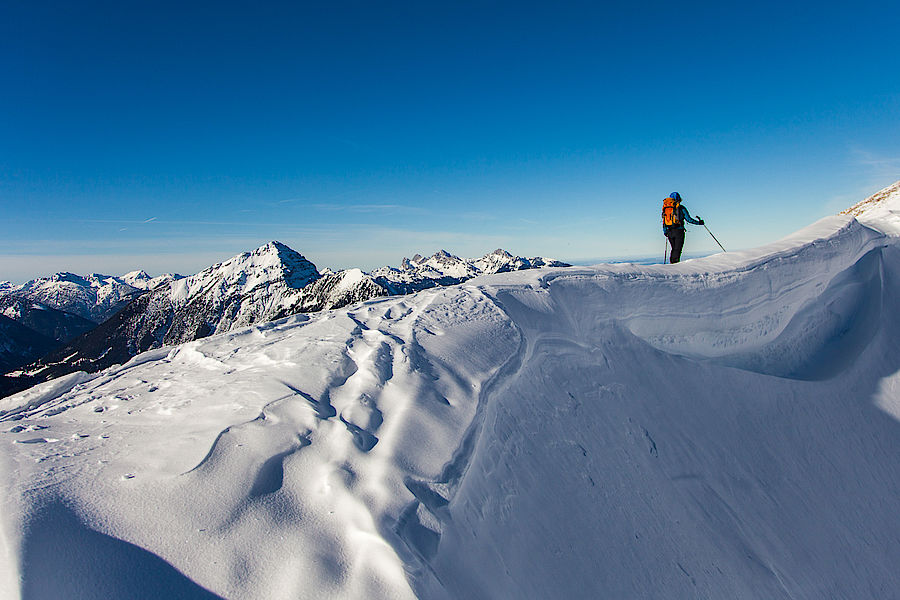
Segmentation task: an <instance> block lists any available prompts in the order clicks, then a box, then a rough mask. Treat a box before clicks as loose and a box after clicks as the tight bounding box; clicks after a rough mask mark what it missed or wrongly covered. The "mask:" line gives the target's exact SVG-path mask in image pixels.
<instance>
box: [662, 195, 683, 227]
mask: <svg viewBox="0 0 900 600" xmlns="http://www.w3.org/2000/svg"><path fill="white" fill-rule="evenodd" d="M679 206H681V202H680V201H678V200H676V199H675V198H666V199H665V200H663V209H662V220H663V226H665V227H677V226H679V225H681V216H680V214H679V213H680V211H679V210H678V207H679Z"/></svg>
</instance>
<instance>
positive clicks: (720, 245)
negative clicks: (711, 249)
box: [703, 223, 728, 252]
mask: <svg viewBox="0 0 900 600" xmlns="http://www.w3.org/2000/svg"><path fill="white" fill-rule="evenodd" d="M703 228H704V229H705V230H706V233H708V234H709V235H712V239H714V240H716V236H714V235H713V232H712V231H710V230H709V227H707V226H706V223H704V224H703ZM716 243H717V244H719V248H721V249H722V252H728V250H726V249H725V246H723V245H722V243H721V242H720V241H719V240H716Z"/></svg>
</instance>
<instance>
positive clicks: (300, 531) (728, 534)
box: [0, 186, 900, 600]
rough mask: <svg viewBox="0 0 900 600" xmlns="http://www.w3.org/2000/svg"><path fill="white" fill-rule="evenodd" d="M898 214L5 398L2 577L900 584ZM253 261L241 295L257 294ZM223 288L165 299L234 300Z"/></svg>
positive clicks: (864, 209)
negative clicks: (219, 292) (899, 569)
mask: <svg viewBox="0 0 900 600" xmlns="http://www.w3.org/2000/svg"><path fill="white" fill-rule="evenodd" d="M873 198H874V200H872V201H871V202H868V204H866V203H863V204H861V205H859V208H858V210H857V209H854V211H853V212H852V214H842V215H836V216H833V217H828V218H825V219H822V220H821V221H819V222H817V223H815V224H813V225H811V226H809V227H807V228H806V229H803V230H801V231H799V232H797V233H796V234H794V235H792V236H789V237H787V238H785V239H783V240H781V241H779V242H776V243H773V244H771V245H768V246H765V247H761V248H758V249H755V250H751V251H744V252H735V253H728V254H717V255H714V256H710V257H706V258H703V259H695V260H687V261H685V262H683V263H680V264H677V265H651V266H641V265H634V264H616V265H598V266H594V267H577V268H566V269H561V268H545V269H537V270H534V269H532V270H522V271H519V270H514V269H509V270H505V269H497V271H507V272H496V273H494V274H492V275H491V274H489V275H483V276H481V277H478V278H474V279H468V280H467V281H466V282H464V283H462V284H461V285H457V286H453V287H431V288H429V289H424V290H421V291H418V292H416V293H413V294H411V295H407V296H394V297H375V298H371V299H369V300H367V301H365V302H362V303H357V304H353V305H350V306H347V307H344V308H341V309H336V310H328V311H324V312H318V313H315V314H296V315H292V316H289V317H286V318H283V319H280V320H276V321H272V322H266V323H259V324H254V325H251V326H248V327H240V328H236V329H230V330H228V331H227V332H225V333H223V334H222V335H217V336H213V337H208V338H205V339H201V340H196V341H192V342H189V343H185V344H181V345H176V346H172V347H162V348H158V349H154V350H151V351H149V352H146V353H143V354H140V355H138V356H136V357H134V358H133V359H131V360H130V361H129V362H128V363H127V364H124V365H122V366H115V367H111V368H109V369H106V370H104V371H102V372H100V373H96V374H93V375H88V374H85V373H74V374H70V375H67V376H65V377H62V378H59V379H55V380H53V381H49V382H47V383H44V384H41V385H39V386H36V387H34V388H32V389H30V390H27V391H24V392H22V393H19V394H17V395H14V396H11V397H8V398H5V399H3V400H0V425H2V428H0V431H2V433H0V443H2V444H3V445H4V448H5V449H4V452H2V453H0V469H2V474H3V477H2V488H0V489H2V492H0V493H2V496H0V499H2V505H3V510H2V511H0V547H2V548H3V549H4V551H3V552H2V553H0V589H3V590H4V591H5V593H6V594H7V596H9V597H22V598H48V597H65V598H112V597H114V598H143V597H180V598H217V597H222V598H248V599H249V598H323V597H324V598H391V599H398V598H424V599H450V598H606V597H613V598H792V599H800V598H802V599H810V600H812V599H818V598H827V597H832V598H855V599H856V598H890V597H896V596H900V580H898V577H897V574H896V571H897V565H898V564H900V545H898V543H897V540H900V464H898V461H897V460H896V455H897V448H898V447H900V356H898V354H897V352H896V347H897V339H900V316H898V314H897V311H895V310H893V307H895V306H896V305H897V303H898V302H900V227H898V217H897V215H898V214H900V186H894V187H893V188H889V190H887V191H885V193H883V194H881V195H876V196H873ZM870 200H871V199H870ZM276 251H277V249H276ZM496 256H497V262H503V260H504V259H503V257H502V255H500V254H497V255H496ZM257 258H258V259H259V260H257ZM257 258H254V257H253V256H245V257H244V258H242V259H241V261H244V262H245V263H246V264H247V265H252V269H251V270H250V271H249V272H248V274H247V278H246V280H241V279H240V278H241V274H240V273H241V270H242V269H243V268H244V266H241V268H240V269H236V270H235V271H233V272H231V271H229V275H228V277H231V276H232V275H233V276H234V277H237V278H238V280H241V285H242V286H244V288H243V289H244V290H245V292H246V293H249V294H251V295H252V294H254V293H256V292H254V290H256V289H257V288H256V287H255V286H254V283H253V282H254V280H255V279H254V278H255V277H256V275H254V273H256V272H257V271H254V269H258V270H261V271H260V272H263V271H265V269H266V268H268V267H267V264H266V260H265V259H264V257H262V256H259V257H257ZM432 259H433V260H432ZM452 259H453V257H452V256H449V254H448V253H438V254H437V255H435V256H433V257H430V258H428V259H425V258H423V257H414V258H413V259H410V260H409V261H405V262H404V264H403V265H402V268H401V269H396V270H394V271H386V272H385V273H382V274H381V275H382V276H384V277H388V275H392V276H395V277H397V278H398V280H401V279H400V275H402V274H403V273H406V274H407V275H406V282H407V283H408V282H414V281H415V280H416V275H415V274H414V273H413V274H410V273H411V272H413V271H416V270H418V269H426V268H427V269H433V270H435V271H437V272H440V273H443V274H445V275H446V276H448V277H461V276H463V275H465V276H468V274H469V271H468V270H467V267H465V266H463V265H460V264H458V263H457V262H456V261H454V260H452ZM494 260H495V259H490V258H486V259H485V263H486V264H490V265H492V264H496V263H495V262H494ZM429 261H430V262H429ZM224 264H226V263H223V265H224ZM235 266H236V265H235ZM297 267H298V270H297V271H296V272H292V273H291V274H284V278H285V281H287V280H288V279H290V278H291V277H294V276H297V275H296V274H297V273H306V271H304V270H303V264H302V263H300V262H298V263H297ZM479 268H480V269H482V272H484V271H488V270H489V269H488V267H479ZM308 274H310V275H311V272H309V273H308ZM319 275H321V274H319ZM328 275H331V274H328ZM378 275H379V274H378V273H372V274H368V275H366V274H364V273H362V272H358V273H352V274H345V275H343V277H346V278H349V279H348V280H347V283H348V285H349V283H350V282H355V283H358V282H359V281H362V280H364V279H365V278H366V277H372V278H373V279H376V280H377V277H378ZM303 276H304V275H300V277H301V278H302V277H303ZM321 279H324V277H322V276H320V277H319V278H317V279H316V281H315V282H313V283H312V285H315V284H317V283H318V281H320V280H321ZM205 281H207V280H203V281H200V280H197V281H196V282H185V283H181V284H180V285H178V286H176V287H172V288H171V289H172V290H181V292H178V293H176V294H175V296H172V295H171V292H168V293H169V294H170V295H169V296H168V297H169V298H170V300H171V301H172V302H175V301H178V298H181V299H188V298H193V297H197V298H210V299H215V300H216V301H218V300H221V298H220V297H219V296H217V295H216V294H217V292H216V291H215V290H216V289H217V288H216V287H215V285H206V284H205ZM209 281H213V279H209ZM335 286H336V287H339V286H337V284H335ZM182 292H183V295H179V294H181V293H182ZM323 292H324V290H323ZM155 293H156V292H154V294H155ZM269 300H271V301H272V302H275V303H277V299H276V298H269ZM206 301H207V300H204V302H206ZM210 301H213V300H210ZM267 301H268V300H267Z"/></svg>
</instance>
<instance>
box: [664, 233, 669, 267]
mask: <svg viewBox="0 0 900 600" xmlns="http://www.w3.org/2000/svg"><path fill="white" fill-rule="evenodd" d="M665 244H666V249H665V250H663V264H666V263H668V262H669V256H668V254H669V238H666V242H665Z"/></svg>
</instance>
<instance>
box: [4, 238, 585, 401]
mask: <svg viewBox="0 0 900 600" xmlns="http://www.w3.org/2000/svg"><path fill="white" fill-rule="evenodd" d="M543 266H568V265H566V264H565V263H560V262H558V261H550V260H547V259H543V258H531V259H528V258H521V257H517V256H513V255H512V254H510V253H508V252H505V251H503V250H496V251H494V252H492V253H490V254H488V255H485V256H483V257H481V258H478V259H470V260H466V259H461V258H459V257H457V256H454V255H452V254H450V253H448V252H446V251H444V250H442V251H440V252H437V253H435V254H434V255H432V256H430V257H427V258H424V257H422V256H420V255H416V256H414V257H413V258H412V259H406V258H404V259H403V262H402V263H401V267H400V268H393V267H382V268H380V269H377V270H375V271H373V272H372V273H365V272H363V271H361V270H360V269H345V270H341V271H337V272H334V271H330V270H325V271H324V272H322V273H320V272H319V271H318V270H317V269H316V266H315V265H314V264H313V263H311V262H310V261H308V260H307V259H306V258H304V257H303V256H302V255H301V254H299V253H297V252H296V251H294V250H292V249H291V248H289V247H287V246H286V245H284V244H282V243H280V242H274V241H273V242H269V243H268V244H265V245H264V246H261V247H260V248H257V249H256V250H254V251H253V252H245V253H242V254H239V255H237V256H235V257H233V258H231V259H229V260H227V261H225V262H222V263H219V264H217V265H213V266H211V267H209V268H208V269H205V270H204V271H202V272H200V273H197V274H196V275H192V276H190V277H185V278H178V279H175V278H172V279H170V280H168V281H161V282H157V283H156V284H155V285H150V283H149V282H150V281H152V279H150V278H149V276H148V275H147V274H146V273H143V272H137V273H135V274H129V275H126V276H125V277H124V278H122V281H131V282H132V283H127V284H126V285H128V286H130V287H131V288H132V289H138V288H136V287H135V286H134V285H133V284H139V285H142V284H146V288H149V291H148V292H146V293H142V294H140V295H138V296H137V297H135V298H134V299H133V300H132V301H131V302H130V303H128V304H127V305H126V306H125V307H124V308H121V309H119V310H118V311H117V312H115V314H114V315H113V316H112V317H110V318H109V319H108V320H106V321H104V322H103V323H102V324H101V325H100V326H98V327H96V328H94V329H91V330H90V331H88V332H86V333H84V334H83V335H81V336H80V337H78V338H76V339H75V340H72V341H71V343H70V344H68V345H66V346H65V347H62V348H59V349H57V350H55V351H53V352H51V353H50V354H48V355H46V356H44V357H43V358H41V359H40V360H39V361H36V362H34V363H33V364H31V365H29V366H28V367H27V368H25V369H23V372H22V373H18V374H16V376H15V377H7V378H6V379H5V385H4V382H0V395H3V394H4V389H3V388H4V387H5V388H6V390H5V391H6V393H11V390H12V389H24V388H25V387H30V386H31V385H34V384H35V383H37V382H40V381H45V380H47V379H51V378H53V377H58V376H60V375H63V374H66V373H71V372H74V371H88V372H95V371H98V370H101V369H104V368H106V367H109V366H111V365H113V364H121V363H124V362H126V361H128V360H129V359H130V358H131V357H133V356H135V355H136V354H139V353H141V352H144V351H146V350H150V349H152V348H158V347H160V346H164V345H173V344H180V343H184V342H189V341H192V340H196V339H200V338H203V337H206V336H209V335H213V334H217V333H225V332H228V331H232V330H234V329H238V328H241V327H245V326H248V325H251V324H253V323H259V322H265V321H273V320H276V319H279V318H283V317H286V316H290V315H292V314H296V313H301V312H315V311H320V310H328V309H333V308H340V307H343V306H347V305H349V304H353V303H356V302H362V301H365V300H369V299H371V298H375V297H379V296H387V295H395V294H407V293H410V292H415V291H419V290H423V289H427V288H432V287H436V286H442V285H453V284H457V283H461V282H463V281H466V280H467V279H471V278H472V277H476V276H478V275H483V274H490V273H499V272H504V271H515V270H520V269H529V268H536V267H543ZM38 287H39V286H32V289H34V288H38ZM146 288H145V289H146Z"/></svg>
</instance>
